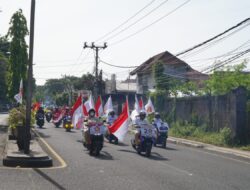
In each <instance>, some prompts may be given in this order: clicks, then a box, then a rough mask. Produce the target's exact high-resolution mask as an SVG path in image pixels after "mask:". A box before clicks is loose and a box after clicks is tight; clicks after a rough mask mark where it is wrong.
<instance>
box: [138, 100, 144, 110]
mask: <svg viewBox="0 0 250 190" xmlns="http://www.w3.org/2000/svg"><path fill="white" fill-rule="evenodd" d="M139 108H140V110H144V103H143V99H142V97H141V99H140V101H139Z"/></svg>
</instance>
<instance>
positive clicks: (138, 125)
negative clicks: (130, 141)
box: [135, 110, 149, 145]
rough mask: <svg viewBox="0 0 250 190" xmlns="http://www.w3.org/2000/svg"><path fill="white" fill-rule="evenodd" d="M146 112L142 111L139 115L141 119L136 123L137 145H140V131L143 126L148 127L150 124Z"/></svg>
mask: <svg viewBox="0 0 250 190" xmlns="http://www.w3.org/2000/svg"><path fill="white" fill-rule="evenodd" d="M146 116H147V114H146V112H145V111H144V110H141V111H140V113H139V118H138V119H136V121H135V127H136V129H137V132H136V133H135V144H136V145H139V143H140V141H139V137H140V130H141V128H143V126H148V125H149V122H148V121H147V119H146Z"/></svg>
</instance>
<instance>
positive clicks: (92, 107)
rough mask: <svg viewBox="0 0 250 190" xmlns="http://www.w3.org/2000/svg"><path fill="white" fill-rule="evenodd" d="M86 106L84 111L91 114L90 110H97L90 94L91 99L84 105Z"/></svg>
mask: <svg viewBox="0 0 250 190" xmlns="http://www.w3.org/2000/svg"><path fill="white" fill-rule="evenodd" d="M84 106H85V108H84V109H86V111H87V112H89V110H90V109H95V105H94V100H93V97H92V94H90V96H89V99H88V100H87V101H86V102H85V103H84Z"/></svg>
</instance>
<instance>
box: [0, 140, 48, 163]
mask: <svg viewBox="0 0 250 190" xmlns="http://www.w3.org/2000/svg"><path fill="white" fill-rule="evenodd" d="M31 147H32V148H31V152H30V154H24V153H22V152H20V151H19V150H18V147H17V144H16V141H14V140H8V142H7V144H6V153H5V156H4V158H3V165H4V166H8V167H32V168H33V167H39V168H40V167H51V166H52V165H53V161H52V159H51V158H50V157H49V156H48V155H47V154H46V153H45V152H44V151H43V150H42V148H41V147H40V145H39V143H38V142H37V141H36V140H32V141H31Z"/></svg>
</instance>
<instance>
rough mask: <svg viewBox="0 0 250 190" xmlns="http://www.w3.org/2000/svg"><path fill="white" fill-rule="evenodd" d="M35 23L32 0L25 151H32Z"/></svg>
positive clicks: (27, 152)
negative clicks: (31, 125)
mask: <svg viewBox="0 0 250 190" xmlns="http://www.w3.org/2000/svg"><path fill="white" fill-rule="evenodd" d="M34 23H35V0H31V11H30V42H29V67H28V85H27V101H26V126H25V129H26V130H25V136H24V142H25V143H24V153H25V154H29V152H30V137H31V135H30V121H31V103H32V90H33V89H32V78H33V68H32V67H33V47H34Z"/></svg>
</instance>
